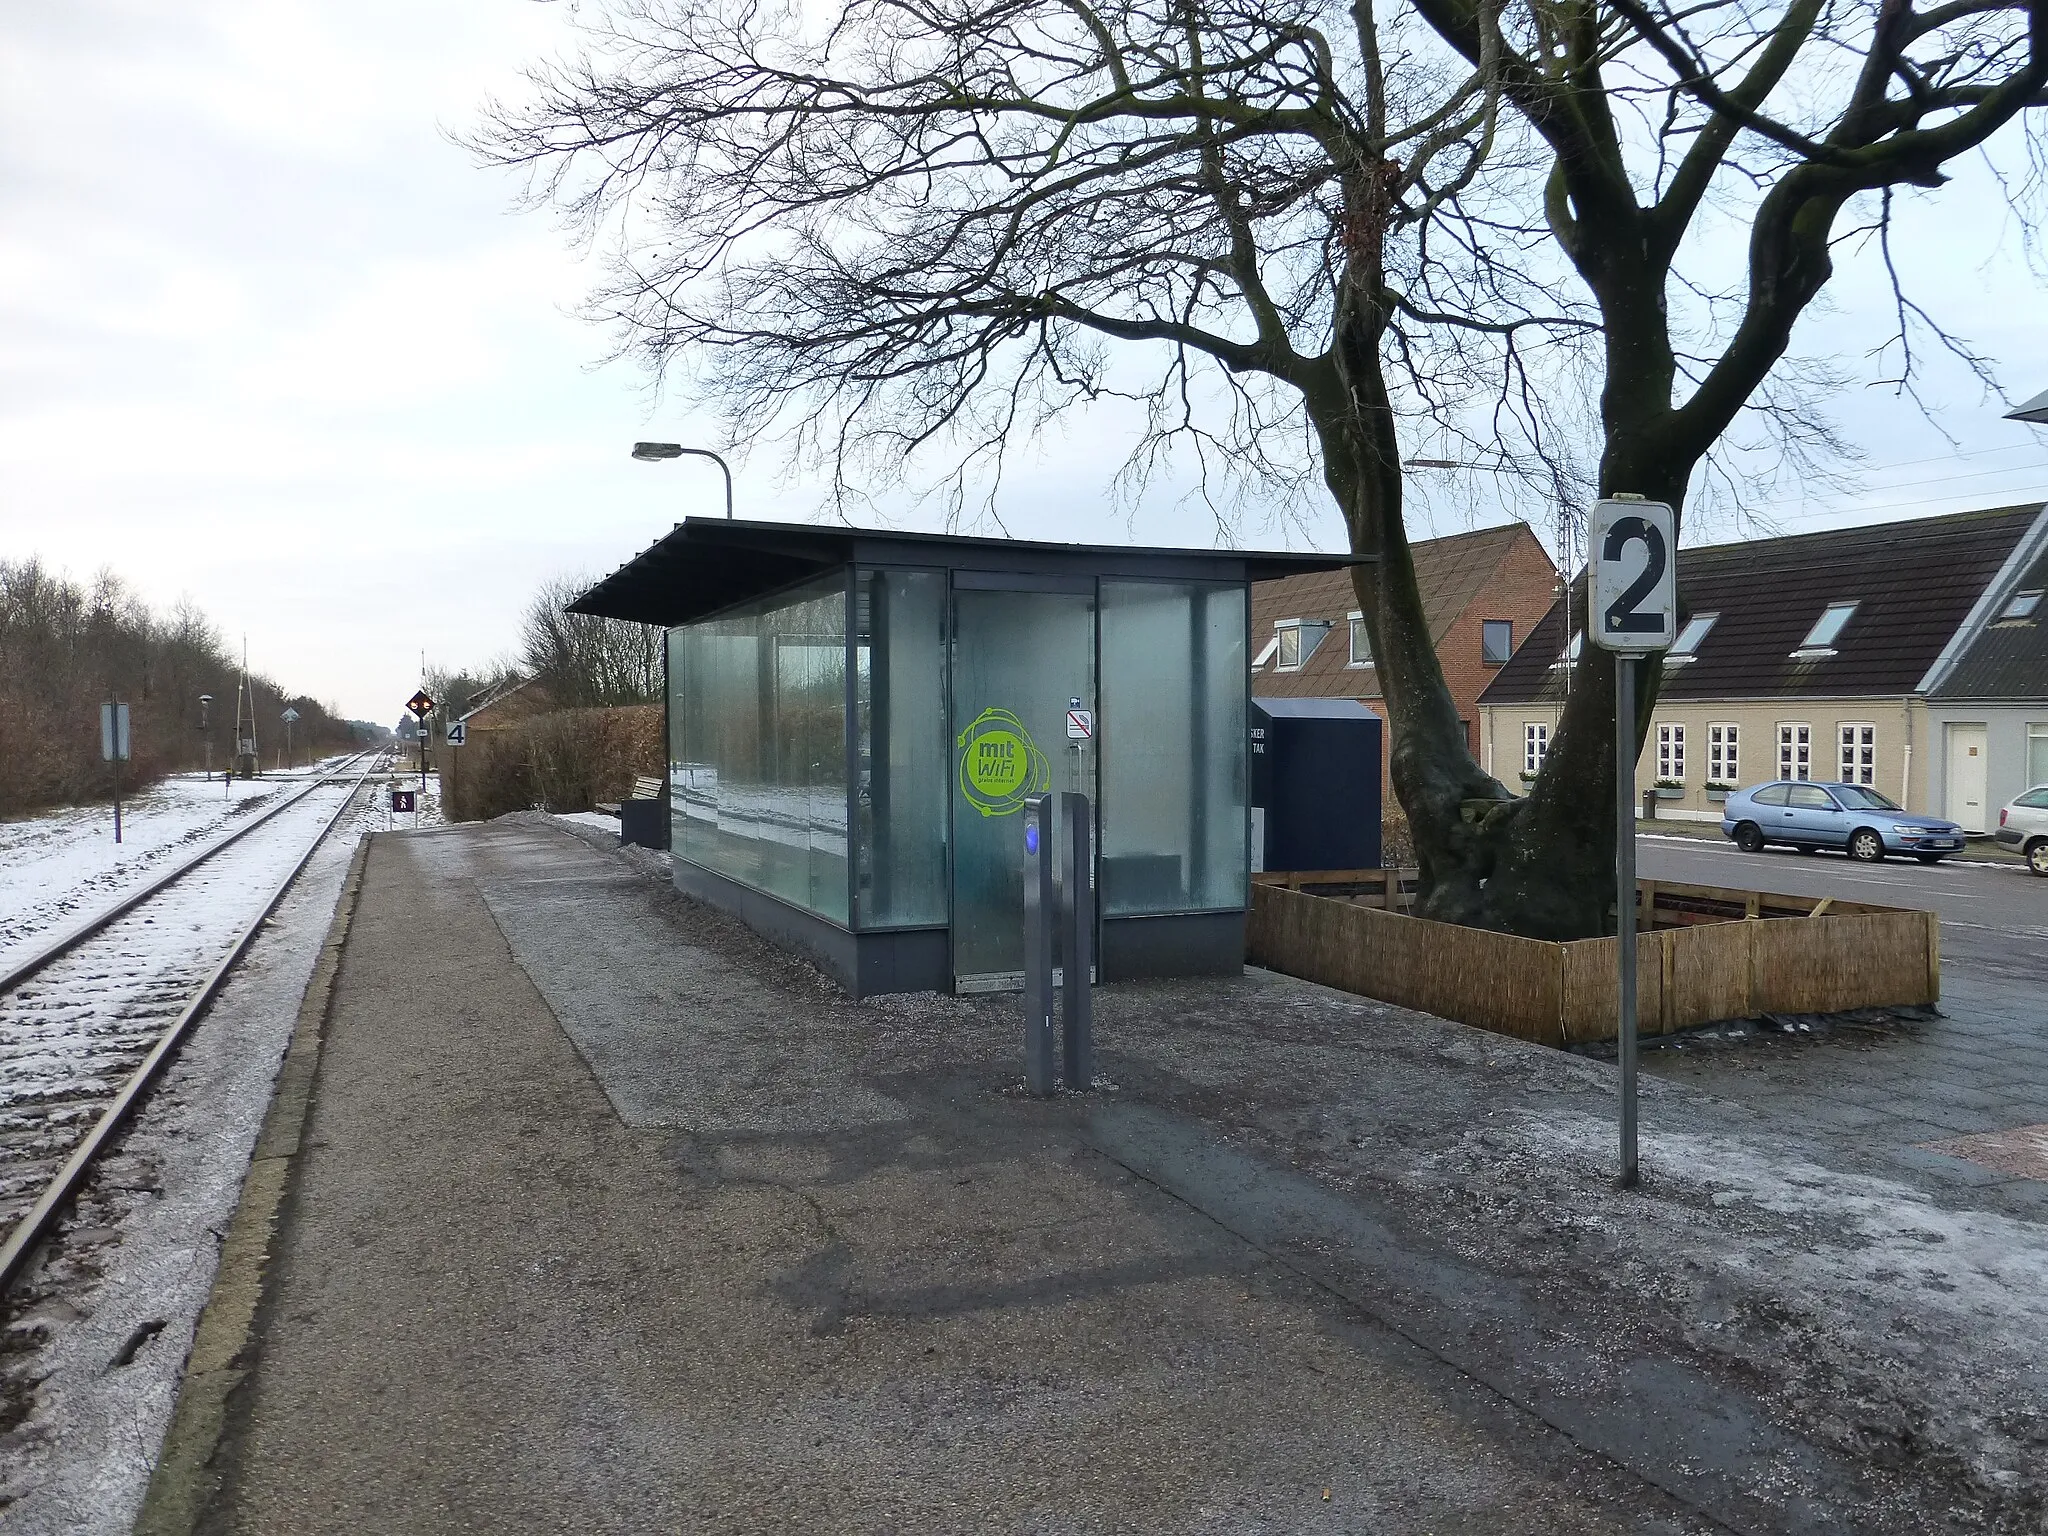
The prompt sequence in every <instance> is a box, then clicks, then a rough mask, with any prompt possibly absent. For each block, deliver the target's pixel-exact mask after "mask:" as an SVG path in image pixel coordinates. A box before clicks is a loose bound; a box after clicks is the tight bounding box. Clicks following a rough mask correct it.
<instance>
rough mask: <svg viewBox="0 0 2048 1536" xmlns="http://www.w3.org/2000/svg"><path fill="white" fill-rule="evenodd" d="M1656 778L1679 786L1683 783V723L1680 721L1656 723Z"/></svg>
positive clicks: (1660, 721)
mask: <svg viewBox="0 0 2048 1536" xmlns="http://www.w3.org/2000/svg"><path fill="white" fill-rule="evenodd" d="M1657 777H1658V779H1659V780H1663V779H1670V780H1672V781H1674V782H1676V783H1679V784H1683V783H1684V782H1685V722H1684V721H1682V720H1659V721H1658V722H1657Z"/></svg>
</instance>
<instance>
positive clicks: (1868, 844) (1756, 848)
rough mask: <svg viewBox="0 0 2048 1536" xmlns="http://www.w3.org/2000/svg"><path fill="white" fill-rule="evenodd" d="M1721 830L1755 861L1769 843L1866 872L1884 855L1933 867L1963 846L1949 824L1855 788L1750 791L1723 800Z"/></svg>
mask: <svg viewBox="0 0 2048 1536" xmlns="http://www.w3.org/2000/svg"><path fill="white" fill-rule="evenodd" d="M1721 830H1722V831H1723V832H1724V833H1726V834H1727V835H1728V836H1729V837H1732V838H1733V839H1735V846H1736V847H1738V848H1740V849H1741V850H1742V851H1743V852H1744V853H1761V852H1762V851H1763V850H1764V849H1765V848H1766V847H1768V846H1769V845H1771V844H1772V843H1779V844H1783V845H1784V846H1786V847H1791V848H1797V849H1799V850H1800V851H1801V852H1802V853H1811V852H1812V851H1813V850H1814V849H1816V848H1840V849H1842V850H1844V851H1845V852H1846V853H1847V854H1848V855H1849V857H1850V858H1852V859H1861V860H1863V861H1864V862H1865V863H1868V864H1874V863H1876V862H1877V861H1878V860H1879V859H1881V858H1883V857H1884V856H1885V855H1886V854H1888V853H1910V854H1911V855H1913V857H1914V858H1916V859H1918V860H1919V861H1920V862H1921V863H1922V864H1937V863H1939V862H1940V861H1941V860H1942V859H1943V858H1944V857H1946V856H1947V855H1949V854H1951V853H1955V852H1958V851H1959V850H1960V849H1961V848H1962V846H1963V829H1962V828H1961V827H1959V826H1957V825H1956V824H1955V823H1954V822H1952V821H1943V820H1942V819H1941V818H1940V817H1939V816H1918V815H1915V814H1914V813H1912V812H1911V811H1902V810H1900V809H1899V807H1898V806H1897V804H1895V803H1894V802H1893V801H1892V800H1890V799H1889V798H1887V797H1886V796H1884V795H1881V794H1879V793H1878V792H1877V791H1876V790H1874V789H1871V788H1870V787H1869V786H1867V785H1863V784H1809V783H1806V782H1804V781H1796V782H1795V781H1788V780H1782V779H1779V780H1773V781H1771V782H1770V783H1768V784H1753V785H1751V786H1750V787H1749V788H1748V789H1739V790H1737V791H1736V792H1735V793H1734V794H1732V795H1730V796H1729V797H1728V801H1727V803H1726V804H1725V805H1724V806H1723V807H1722V808H1721Z"/></svg>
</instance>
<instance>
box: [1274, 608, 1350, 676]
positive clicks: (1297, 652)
mask: <svg viewBox="0 0 2048 1536" xmlns="http://www.w3.org/2000/svg"><path fill="white" fill-rule="evenodd" d="M1336 627H1337V626H1336V624H1335V622H1333V621H1332V620H1330V619H1275V620H1274V621H1273V633H1274V635H1275V636H1277V637H1278V639H1279V641H1280V652H1279V654H1278V655H1277V656H1275V657H1274V658H1273V670H1274V671H1275V672H1299V671H1300V670H1301V669H1302V668H1303V667H1305V666H1307V665H1308V664H1309V660H1310V658H1311V657H1313V656H1314V655H1315V653H1316V652H1317V651H1319V650H1321V649H1322V645H1323V642H1324V641H1325V640H1327V639H1329V638H1330V631H1331V630H1333V629H1335V628H1336ZM1304 629H1312V630H1314V631H1315V632H1316V638H1315V641H1314V643H1313V644H1311V645H1310V646H1309V648H1308V649H1307V650H1305V651H1304V650H1303V649H1302V648H1301V632H1302V631H1303V630H1304ZM1289 635H1292V636H1293V637H1294V658H1295V659H1294V660H1293V661H1289V660H1288V659H1287V639H1288V636H1289Z"/></svg>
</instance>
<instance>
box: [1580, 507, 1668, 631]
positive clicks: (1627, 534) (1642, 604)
mask: <svg viewBox="0 0 2048 1536" xmlns="http://www.w3.org/2000/svg"><path fill="white" fill-rule="evenodd" d="M1591 534H1592V537H1591V541H1590V543H1589V545H1588V548H1589V550H1590V552H1591V554H1592V557H1593V611H1592V613H1591V615H1590V616H1589V617H1590V622H1589V623H1588V625H1587V628H1588V630H1589V631H1590V632H1591V634H1592V640H1593V643H1594V644H1595V645H1597V646H1601V647H1604V648H1605V649H1607V650H1610V651H1635V652H1641V651H1662V650H1668V649H1669V648H1670V646H1671V642H1672V641H1673V640H1675V639H1676V638H1677V637H1678V559H1677V549H1676V545H1677V543H1678V519H1677V517H1676V516H1674V515H1673V513H1672V511H1671V509H1670V508H1669V507H1667V506H1665V505H1664V503H1663V502H1661V501H1619V500H1617V501H1602V502H1597V503H1595V504H1594V507H1593V520H1592V528H1591Z"/></svg>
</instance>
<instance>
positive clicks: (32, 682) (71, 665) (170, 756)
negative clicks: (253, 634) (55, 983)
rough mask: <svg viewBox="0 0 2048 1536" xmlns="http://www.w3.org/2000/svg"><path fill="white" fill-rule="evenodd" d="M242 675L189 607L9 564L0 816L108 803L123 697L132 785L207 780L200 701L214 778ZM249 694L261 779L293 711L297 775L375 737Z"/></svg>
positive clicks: (3, 609) (2, 618)
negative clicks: (111, 718)
mask: <svg viewBox="0 0 2048 1536" xmlns="http://www.w3.org/2000/svg"><path fill="white" fill-rule="evenodd" d="M240 673H241V665H240V662H239V660H238V659H237V658H236V657H234V656H233V655H232V654H231V652H230V651H229V649H228V647H227V645H226V643H225V642H224V640H223V639H222V636H221V634H220V632H219V631H218V630H217V629H215V628H214V626H213V624H212V623H211V621H209V620H208V619H207V617H206V615H205V614H204V613H202V612H201V611H200V610H199V609H198V608H197V607H196V606H194V605H193V604H192V603H190V602H187V601H180V602H179V603H177V604H176V605H175V606H174V607H172V608H171V610H170V611H169V612H168V613H159V612H156V611H154V610H152V609H151V608H150V607H149V605H148V604H147V603H145V602H143V600H142V599H141V598H140V597H138V596H137V595H136V594H135V593H134V592H133V591H131V590H130V589H129V588H128V586H127V585H126V584H125V583H124V582H123V581H122V579H121V578H120V577H119V576H117V575H115V574H114V573H113V572H112V571H104V570H103V571H101V572H100V573H99V575H97V576H96V577H94V578H93V580H92V582H91V583H90V585H81V584H80V583H78V582H75V581H73V580H71V579H70V578H68V577H66V576H62V575H59V574H57V573H55V572H53V571H51V570H50V569H48V568H47V567H46V566H44V565H43V564H42V563H41V562H40V561H38V560H35V559H33V558H31V559H27V560H20V561H10V560H0V816H5V815H18V814H20V813H21V812H23V811H27V810H33V809H35V808H37V807H39V806H49V805H66V804H77V803H79V802H81V801H87V800H98V799H103V798H105V797H106V796H107V795H108V793H109V792H110V791H111V788H112V776H111V773H110V771H109V769H108V766H107V764H106V763H104V762H103V761H102V760H101V757H100V724H99V721H100V709H99V706H100V705H101V704H102V703H103V702H105V701H106V700H107V699H109V698H111V697H113V696H116V695H118V696H119V697H120V699H121V701H122V702H123V703H125V704H127V705H128V706H129V720H130V732H131V738H132V740H131V750H132V752H133V757H132V759H131V760H130V761H129V762H128V763H126V764H124V765H123V766H122V781H123V783H124V785H126V786H129V787H134V786H139V785H142V784H147V783H151V782H154V781H155V780H157V779H160V778H162V777H163V776H164V775H166V774H169V773H176V772H181V771H185V770H190V769H195V768H198V767H199V766H201V764H202V763H203V762H204V761H205V759H206V747H207V738H206V736H205V735H202V734H201V732H200V728H199V721H200V707H199V697H200V695H201V694H211V695H212V696H213V704H212V707H211V709H210V710H209V712H208V714H209V721H210V725H209V731H210V734H211V736H212V744H213V766H214V767H215V768H217V769H218V768H222V767H224V766H225V765H226V764H227V763H228V761H229V759H230V756H231V754H232V753H233V750H234V740H233V738H234V727H235V689H236V685H237V682H238V681H239V679H240ZM249 685H250V689H251V691H252V693H253V695H254V701H255V702H254V708H255V720H256V733H257V742H258V745H259V748H260V753H261V760H262V762H263V763H264V765H266V766H270V765H274V764H275V762H276V761H277V756H278V751H279V749H280V748H281V747H282V746H283V745H284V741H285V727H284V724H283V721H282V720H281V719H280V716H282V714H283V713H284V711H285V710H286V709H287V708H291V709H296V710H297V711H298V712H299V719H298V720H297V721H296V722H295V723H294V724H293V726H292V729H291V739H292V745H293V748H294V749H295V753H296V755H298V756H299V757H300V759H301V760H302V761H303V760H304V757H305V756H306V754H308V753H315V752H333V751H337V750H340V749H343V748H346V747H347V746H349V745H350V744H351V742H353V741H357V740H362V739H367V738H368V737H370V736H372V735H374V734H376V733H377V728H376V727H374V726H370V725H368V724H366V723H363V722H350V721H347V720H342V719H338V718H336V716H335V714H334V713H333V712H332V711H331V710H329V709H328V708H327V707H326V706H324V705H322V704H321V703H319V702H318V701H317V700H314V699H311V698H307V697H306V696H304V695H303V694H293V693H288V692H286V691H285V690H284V689H283V688H282V687H280V686H279V685H278V684H277V683H276V682H274V681H272V680H271V679H270V678H268V677H264V676H261V675H254V676H251V677H250V679H249Z"/></svg>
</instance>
